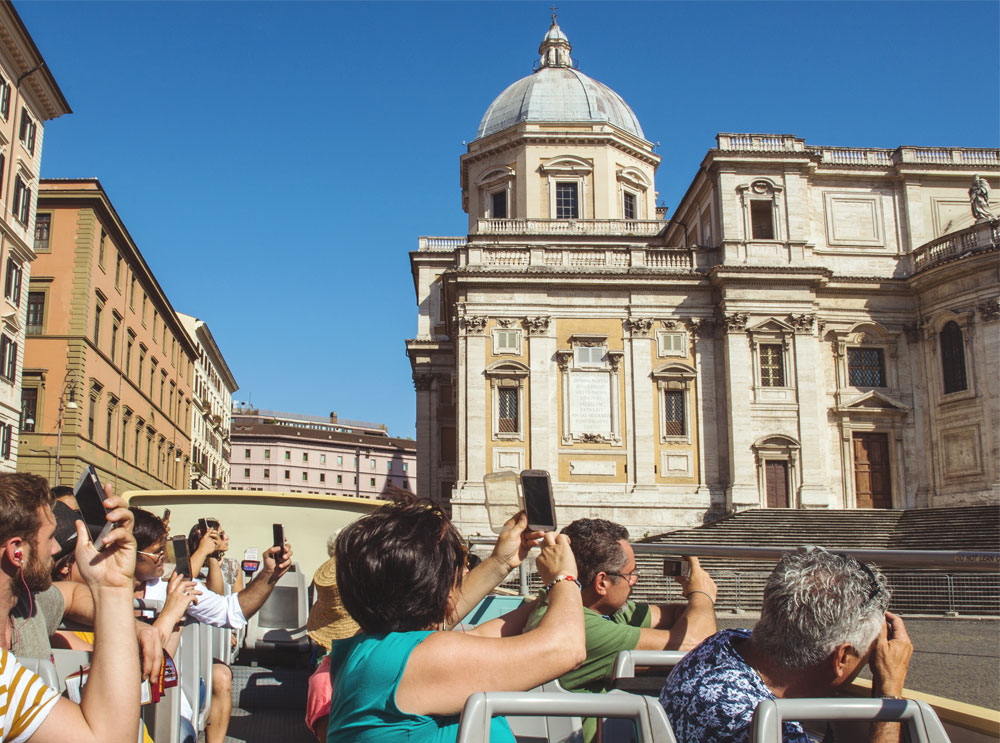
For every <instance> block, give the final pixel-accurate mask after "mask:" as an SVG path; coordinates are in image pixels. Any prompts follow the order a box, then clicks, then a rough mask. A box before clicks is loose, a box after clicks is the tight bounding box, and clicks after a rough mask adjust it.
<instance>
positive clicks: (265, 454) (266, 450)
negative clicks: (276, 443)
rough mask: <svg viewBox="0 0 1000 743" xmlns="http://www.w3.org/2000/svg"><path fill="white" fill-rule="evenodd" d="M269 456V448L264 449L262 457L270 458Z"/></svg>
mask: <svg viewBox="0 0 1000 743" xmlns="http://www.w3.org/2000/svg"><path fill="white" fill-rule="evenodd" d="M270 458H271V450H270V449H265V450H264V459H270Z"/></svg>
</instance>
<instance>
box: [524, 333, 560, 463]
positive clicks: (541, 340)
mask: <svg viewBox="0 0 1000 743" xmlns="http://www.w3.org/2000/svg"><path fill="white" fill-rule="evenodd" d="M550 324H551V318H549V317H547V316H539V317H529V318H527V319H526V320H525V321H524V325H525V328H526V329H527V332H528V362H529V364H528V368H529V369H530V370H531V372H530V376H529V377H528V403H529V410H528V423H529V427H528V431H527V433H528V440H527V442H526V443H527V444H528V448H527V451H528V462H527V463H526V466H527V467H530V468H531V469H540V470H547V471H548V472H549V474H550V476H551V477H552V479H553V480H558V478H559V467H558V462H557V459H556V451H557V449H558V435H559V433H558V432H559V405H558V401H557V400H556V390H557V385H556V371H555V366H554V364H553V357H554V356H555V352H556V339H555V337H554V336H553V335H552V334H551V333H550V332H549V328H550Z"/></svg>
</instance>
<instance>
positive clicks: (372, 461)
mask: <svg viewBox="0 0 1000 743" xmlns="http://www.w3.org/2000/svg"><path fill="white" fill-rule="evenodd" d="M369 466H370V467H371V468H372V469H375V460H374V459H373V460H371V461H370V462H369Z"/></svg>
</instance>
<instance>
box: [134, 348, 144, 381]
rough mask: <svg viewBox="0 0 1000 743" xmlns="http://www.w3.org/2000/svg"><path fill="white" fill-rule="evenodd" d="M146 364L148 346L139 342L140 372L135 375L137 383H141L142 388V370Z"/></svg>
mask: <svg viewBox="0 0 1000 743" xmlns="http://www.w3.org/2000/svg"><path fill="white" fill-rule="evenodd" d="M145 365H146V347H145V346H144V345H142V344H141V343H140V344H139V369H138V373H137V374H136V375H135V381H136V384H138V385H139V389H140V390H141V389H142V370H143V367H144V366H145Z"/></svg>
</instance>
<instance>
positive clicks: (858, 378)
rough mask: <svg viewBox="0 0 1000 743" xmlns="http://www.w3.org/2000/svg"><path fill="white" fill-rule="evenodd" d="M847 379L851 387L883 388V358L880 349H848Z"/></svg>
mask: <svg viewBox="0 0 1000 743" xmlns="http://www.w3.org/2000/svg"><path fill="white" fill-rule="evenodd" d="M847 377H848V379H849V383H850V385H851V386H852V387H885V356H884V354H883V352H882V349H881V348H848V349H847Z"/></svg>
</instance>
